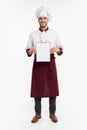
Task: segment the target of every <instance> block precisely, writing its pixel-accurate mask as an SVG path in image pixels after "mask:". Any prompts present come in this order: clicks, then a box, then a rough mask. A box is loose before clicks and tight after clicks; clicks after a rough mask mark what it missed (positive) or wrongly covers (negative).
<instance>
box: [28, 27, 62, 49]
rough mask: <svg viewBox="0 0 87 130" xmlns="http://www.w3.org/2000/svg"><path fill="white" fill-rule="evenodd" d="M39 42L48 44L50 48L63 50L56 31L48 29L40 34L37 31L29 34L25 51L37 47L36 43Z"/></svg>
mask: <svg viewBox="0 0 87 130" xmlns="http://www.w3.org/2000/svg"><path fill="white" fill-rule="evenodd" d="M38 42H40V43H42V42H45V43H46V42H47V43H48V42H49V43H50V47H51V48H52V47H59V48H62V49H63V46H62V44H61V41H60V38H59V36H58V34H57V32H56V31H54V30H52V29H48V30H47V31H43V32H41V31H40V30H39V29H37V30H36V31H34V32H32V33H30V35H29V38H28V43H27V46H26V49H30V48H31V47H37V45H36V44H37V43H38Z"/></svg>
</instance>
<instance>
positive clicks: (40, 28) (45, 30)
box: [39, 27, 49, 32]
mask: <svg viewBox="0 0 87 130" xmlns="http://www.w3.org/2000/svg"><path fill="white" fill-rule="evenodd" d="M48 29H49V28H48V27H47V28H46V29H45V30H44V31H45V32H46V31H47V30H48ZM39 31H41V32H43V30H42V29H41V28H39Z"/></svg>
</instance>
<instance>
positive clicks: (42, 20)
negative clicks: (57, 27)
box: [38, 16, 48, 28]
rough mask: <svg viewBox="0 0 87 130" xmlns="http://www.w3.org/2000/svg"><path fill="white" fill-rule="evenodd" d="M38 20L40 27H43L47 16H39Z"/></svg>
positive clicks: (45, 24)
mask: <svg viewBox="0 0 87 130" xmlns="http://www.w3.org/2000/svg"><path fill="white" fill-rule="evenodd" d="M38 22H39V25H40V27H42V28H45V27H46V26H47V24H48V18H47V17H45V16H41V17H39V19H38Z"/></svg>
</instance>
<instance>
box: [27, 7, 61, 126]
mask: <svg viewBox="0 0 87 130" xmlns="http://www.w3.org/2000/svg"><path fill="white" fill-rule="evenodd" d="M35 16H36V18H37V20H38V23H39V27H38V29H37V30H35V31H33V32H31V33H30V35H29V38H28V43H27V47H26V52H27V55H28V56H29V57H30V56H31V55H32V54H34V62H33V68H32V80H31V97H33V98H34V101H35V107H34V108H35V116H34V117H33V118H32V120H31V122H32V123H35V122H37V121H38V120H39V119H40V118H41V99H42V98H46V97H48V98H49V118H50V119H51V121H52V122H57V121H58V118H57V116H56V115H55V112H56V97H57V96H59V86H58V77H57V70H56V64H55V53H56V54H58V55H59V56H60V55H62V53H63V47H62V45H61V42H60V38H59V36H58V34H57V32H56V31H54V30H52V29H50V28H49V27H48V22H49V21H50V20H51V19H52V17H51V13H50V12H49V10H48V9H47V8H45V7H43V6H42V7H40V8H38V9H37V10H36V12H35ZM38 43H40V44H43V43H45V44H46V43H49V44H50V49H49V53H50V54H49V55H50V61H45V62H43V61H40V62H38V61H37V58H36V57H37V44H38ZM44 54H45V51H44ZM45 55H46V54H45Z"/></svg>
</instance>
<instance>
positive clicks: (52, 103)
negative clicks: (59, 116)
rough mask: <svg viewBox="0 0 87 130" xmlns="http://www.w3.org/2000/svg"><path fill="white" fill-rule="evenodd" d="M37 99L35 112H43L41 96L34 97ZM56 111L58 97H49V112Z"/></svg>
mask: <svg viewBox="0 0 87 130" xmlns="http://www.w3.org/2000/svg"><path fill="white" fill-rule="evenodd" d="M34 101H35V113H36V114H41V98H34ZM55 112H56V97H50V98H49V113H50V114H55Z"/></svg>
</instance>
